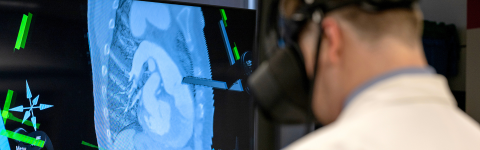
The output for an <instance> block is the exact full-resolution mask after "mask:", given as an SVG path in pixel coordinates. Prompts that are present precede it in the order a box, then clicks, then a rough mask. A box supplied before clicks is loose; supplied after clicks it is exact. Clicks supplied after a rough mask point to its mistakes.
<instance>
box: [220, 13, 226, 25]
mask: <svg viewBox="0 0 480 150" xmlns="http://www.w3.org/2000/svg"><path fill="white" fill-rule="evenodd" d="M220 13H221V14H222V20H223V24H225V27H227V15H226V14H225V10H223V9H220Z"/></svg>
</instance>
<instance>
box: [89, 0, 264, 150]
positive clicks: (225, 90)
mask: <svg viewBox="0 0 480 150" xmlns="http://www.w3.org/2000/svg"><path fill="white" fill-rule="evenodd" d="M115 2H116V1H115ZM116 4H118V5H114V6H112V5H107V6H106V7H107V8H105V7H104V6H103V4H102V3H101V2H92V4H90V6H92V7H95V8H89V10H90V11H91V12H89V16H88V17H89V40H90V48H91V51H92V53H91V54H92V68H93V82H94V85H95V86H94V95H95V130H96V135H97V142H98V146H99V147H103V148H106V149H142V150H143V149H152V150H156V149H182V150H183V149H185V150H187V149H198V150H200V149H212V148H213V149H250V148H251V147H252V143H251V142H252V141H253V137H252V135H253V132H252V131H253V130H252V129H253V127H252V126H253V121H252V120H253V119H252V118H253V115H252V105H251V104H252V102H251V98H250V95H249V93H248V88H247V87H246V86H244V85H245V80H246V77H247V76H248V75H249V74H250V73H251V72H252V65H253V63H252V48H253V42H254V35H255V11H252V10H242V9H224V8H220V7H213V6H192V5H182V4H172V3H160V2H149V1H132V0H123V1H122V0H120V1H118V3H116ZM100 8H105V9H100ZM110 9H111V11H114V12H115V13H114V14H113V15H112V16H111V17H105V16H103V14H108V13H109V12H94V11H106V10H110Z"/></svg>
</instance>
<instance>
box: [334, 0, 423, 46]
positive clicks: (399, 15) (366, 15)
mask: <svg viewBox="0 0 480 150" xmlns="http://www.w3.org/2000/svg"><path fill="white" fill-rule="evenodd" d="M331 13H332V15H336V16H338V17H339V18H340V20H344V21H343V22H346V23H347V24H349V25H350V26H351V27H352V28H353V29H354V30H355V31H358V32H357V33H358V35H359V36H361V37H362V39H365V40H369V41H376V40H378V39H379V38H382V37H384V36H386V35H389V36H392V37H396V38H399V39H400V40H402V41H405V42H408V43H412V42H413V43H415V42H418V41H419V40H420V39H421V38H420V37H421V34H422V31H423V17H422V14H421V11H420V10H419V9H418V8H412V9H407V8H395V9H389V10H384V11H380V12H367V11H365V10H363V9H361V8H360V7H359V6H355V5H354V6H347V7H344V8H340V9H338V10H334V11H332V12H331ZM340 22H342V21H340Z"/></svg>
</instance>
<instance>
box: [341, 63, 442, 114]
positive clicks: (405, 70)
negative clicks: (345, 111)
mask: <svg viewBox="0 0 480 150" xmlns="http://www.w3.org/2000/svg"><path fill="white" fill-rule="evenodd" d="M405 74H436V71H435V69H433V68H432V67H430V66H429V67H425V68H419V67H409V68H403V69H399V70H395V71H392V72H389V73H386V74H383V75H380V76H378V77H376V78H374V79H372V80H370V81H368V82H367V83H365V84H363V85H361V86H360V87H358V88H356V89H355V90H354V91H353V92H352V93H351V94H350V95H349V96H348V97H347V99H346V100H345V103H344V104H343V108H345V107H347V105H348V104H349V103H350V102H352V100H353V99H354V98H355V97H357V96H358V94H360V93H362V92H363V91H365V90H366V89H368V88H369V87H371V86H373V85H375V84H377V83H379V82H381V81H384V80H387V79H389V78H392V77H395V76H398V75H405Z"/></svg>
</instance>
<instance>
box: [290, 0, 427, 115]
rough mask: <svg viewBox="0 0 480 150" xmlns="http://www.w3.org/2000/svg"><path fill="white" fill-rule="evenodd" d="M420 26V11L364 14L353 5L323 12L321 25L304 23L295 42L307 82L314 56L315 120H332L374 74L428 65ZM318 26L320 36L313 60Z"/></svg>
mask: <svg viewBox="0 0 480 150" xmlns="http://www.w3.org/2000/svg"><path fill="white" fill-rule="evenodd" d="M287 1H290V2H287ZM292 1H297V0H284V1H282V3H283V4H286V3H289V4H288V5H284V6H283V7H285V10H288V9H291V8H288V7H289V6H295V5H293V4H294V3H295V2H292ZM282 3H281V4H282ZM281 7H282V6H281ZM287 15H288V14H287ZM422 27H423V25H422V15H421V12H420V10H419V9H418V8H415V9H413V10H411V9H404V8H398V9H390V10H385V11H381V12H367V11H365V10H363V9H361V8H360V7H359V6H355V5H352V6H347V7H343V8H340V9H337V10H334V11H331V12H329V13H327V14H326V16H324V18H323V20H322V22H321V23H320V24H316V23H313V22H310V23H307V25H306V26H305V27H304V29H303V30H302V31H301V33H300V35H299V39H298V41H299V46H300V49H301V50H302V53H303V55H304V60H305V68H306V72H307V75H308V77H309V78H311V79H313V78H314V69H315V68H314V67H315V63H316V62H315V60H316V58H317V57H318V62H317V63H318V64H317V74H316V75H315V83H314V89H313V98H312V107H313V112H314V114H315V116H316V117H317V119H318V120H319V121H320V122H322V123H323V124H329V123H331V122H333V121H334V120H335V119H336V118H337V117H338V116H339V114H340V112H341V110H342V109H343V106H344V102H345V99H346V98H347V97H348V96H349V94H350V93H351V92H352V91H353V90H354V89H355V88H358V87H359V86H360V85H361V84H363V83H365V82H367V81H368V80H371V79H372V78H374V77H376V76H379V75H381V74H384V73H386V72H389V71H392V70H396V69H400V68H404V67H424V66H426V60H425V57H424V54H423V49H422V43H421V32H422ZM320 28H322V29H323V32H322V35H320V38H321V39H320V41H321V45H320V51H319V55H318V56H316V55H315V52H316V48H317V43H318V41H319V40H318V38H319V33H320V32H319V31H320Z"/></svg>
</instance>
